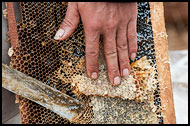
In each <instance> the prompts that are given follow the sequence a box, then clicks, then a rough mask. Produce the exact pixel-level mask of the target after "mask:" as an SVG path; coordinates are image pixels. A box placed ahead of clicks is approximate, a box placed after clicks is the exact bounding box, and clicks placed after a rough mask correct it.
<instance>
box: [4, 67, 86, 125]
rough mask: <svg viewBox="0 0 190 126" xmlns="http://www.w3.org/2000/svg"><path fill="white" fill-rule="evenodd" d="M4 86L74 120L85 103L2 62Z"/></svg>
mask: <svg viewBox="0 0 190 126" xmlns="http://www.w3.org/2000/svg"><path fill="white" fill-rule="evenodd" d="M2 86H3V87H4V88H5V89H7V90H9V91H11V92H13V93H15V94H17V95H21V96H23V97H25V98H27V99H30V100H32V101H34V102H36V103H38V104H40V105H42V106H44V107H46V108H48V109H50V110H52V111H53V112H55V113H57V114H58V115H60V116H62V117H64V118H67V119H69V120H70V121H72V119H73V118H74V117H76V116H77V115H78V114H79V112H80V110H81V109H82V108H83V104H82V103H81V102H79V101H78V100H76V99H74V98H72V97H70V96H68V95H66V94H64V93H62V92H60V91H58V90H56V89H54V88H52V87H50V86H48V85H46V84H43V83H42V82H40V81H38V80H35V79H34V78H32V77H29V76H27V75H25V74H24V73H22V72H19V71H17V70H15V69H12V68H10V67H8V66H7V65H4V64H2Z"/></svg>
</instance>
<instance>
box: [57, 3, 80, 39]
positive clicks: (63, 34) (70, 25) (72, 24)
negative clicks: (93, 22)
mask: <svg viewBox="0 0 190 126" xmlns="http://www.w3.org/2000/svg"><path fill="white" fill-rule="evenodd" d="M79 18H80V17H79V12H78V8H77V3H73V2H69V3H68V7H67V12H66V16H65V19H64V20H63V22H62V24H61V25H60V28H59V29H58V31H57V32H56V34H55V36H54V39H55V40H65V39H66V38H68V37H69V36H70V35H71V34H72V33H73V32H74V31H75V28H76V27H77V25H78V23H79Z"/></svg>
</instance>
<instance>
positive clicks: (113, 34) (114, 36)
mask: <svg viewBox="0 0 190 126" xmlns="http://www.w3.org/2000/svg"><path fill="white" fill-rule="evenodd" d="M80 17H81V19H82V23H83V26H84V32H85V48H86V49H85V54H86V69H87V74H88V76H89V77H91V78H92V79H97V78H98V74H99V73H98V72H99V67H98V56H99V39H100V35H102V36H103V46H104V55H105V59H106V64H107V69H108V76H109V80H110V82H111V83H112V85H113V86H117V85H119V84H120V82H121V76H128V75H129V74H130V63H129V57H130V58H131V59H132V60H134V59H135V57H136V52H137V33H136V20H137V3H136V2H130V3H112V2H69V3H68V8H67V12H66V16H65V19H64V20H63V23H62V24H61V25H60V28H59V30H58V31H57V33H56V35H55V37H54V39H56V40H65V39H66V38H68V37H69V36H70V35H71V34H72V33H73V32H74V31H75V29H76V27H77V25H78V23H79V19H80Z"/></svg>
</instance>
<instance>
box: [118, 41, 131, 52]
mask: <svg viewBox="0 0 190 126" xmlns="http://www.w3.org/2000/svg"><path fill="white" fill-rule="evenodd" d="M117 50H118V51H119V52H120V51H124V50H128V44H127V42H126V41H125V42H122V43H121V44H118V46H117Z"/></svg>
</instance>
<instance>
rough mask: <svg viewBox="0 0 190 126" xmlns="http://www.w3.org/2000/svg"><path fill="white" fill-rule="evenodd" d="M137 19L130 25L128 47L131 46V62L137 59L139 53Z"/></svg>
mask: <svg viewBox="0 0 190 126" xmlns="http://www.w3.org/2000/svg"><path fill="white" fill-rule="evenodd" d="M136 22H137V21H136V18H135V19H133V20H131V21H130V22H129V24H128V34H127V39H128V46H129V56H130V58H131V60H134V59H135V58H136V53H137V32H136V25H137V24H136Z"/></svg>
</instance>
